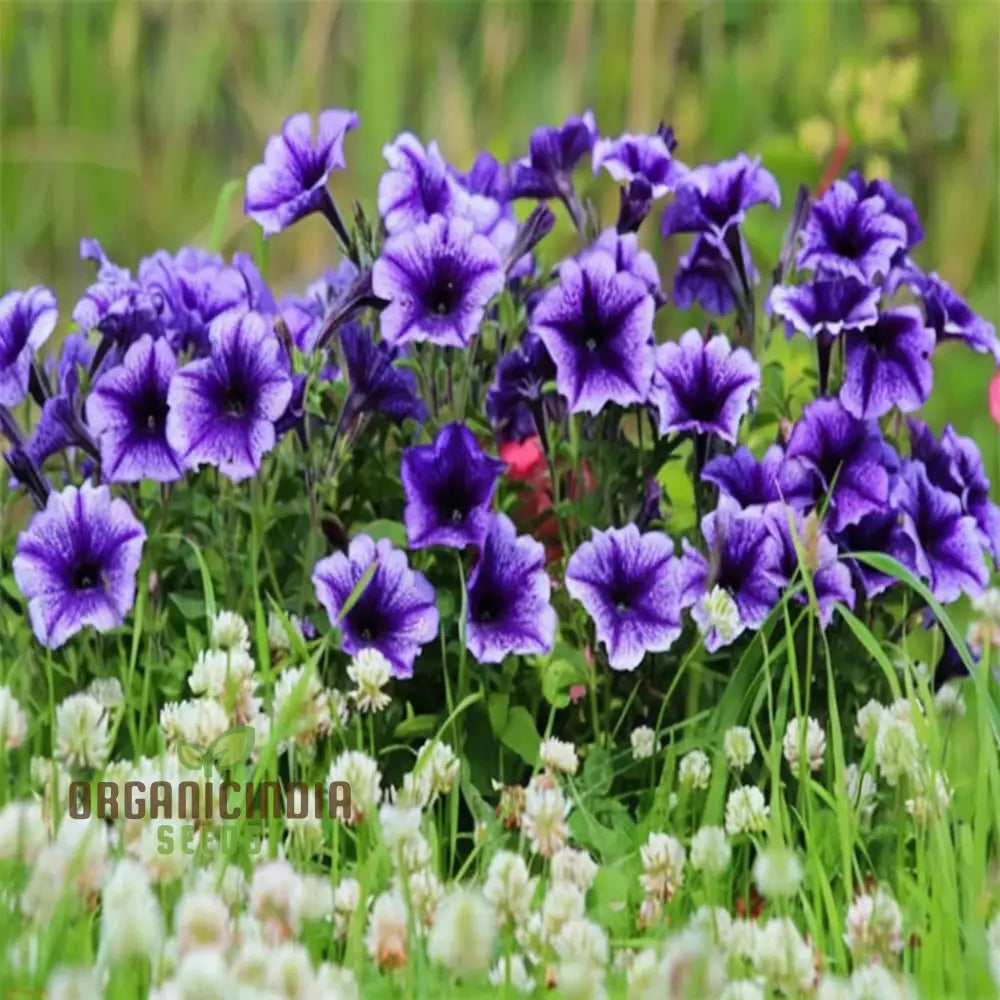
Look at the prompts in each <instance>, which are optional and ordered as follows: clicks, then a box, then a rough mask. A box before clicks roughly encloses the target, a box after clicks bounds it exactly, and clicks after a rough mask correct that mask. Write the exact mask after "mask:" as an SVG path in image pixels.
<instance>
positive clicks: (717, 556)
mask: <svg viewBox="0 0 1000 1000" xmlns="http://www.w3.org/2000/svg"><path fill="white" fill-rule="evenodd" d="M701 533H702V536H703V538H704V539H705V544H706V546H707V547H708V553H709V556H708V558H707V559H706V558H705V556H703V555H702V554H701V553H700V552H699V551H698V550H697V549H695V548H693V547H692V546H691V545H690V544H689V543H688V542H687V540H686V539H685V541H684V555H683V557H682V558H681V562H680V567H679V573H678V579H679V585H680V605H681V607H691V617H692V618H693V619H694V622H695V624H696V625H697V626H698V628H699V630H700V631H701V633H702V635H703V636H704V638H705V649H706V650H708V652H710V653H714V652H715V651H716V650H717V649H720V648H721V647H722V646H728V645H729V644H730V643H732V642H734V641H735V640H736V639H737V638H738V637H739V636H740V635H742V633H743V632H744V631H745V630H746V629H756V628H760V626H761V625H763V624H764V622H765V621H766V620H767V616H768V615H769V614H770V613H771V609H772V608H773V607H774V606H775V604H777V602H778V591H779V586H780V585H781V584H782V582H783V577H782V575H781V563H780V549H779V546H778V543H777V541H775V539H774V537H773V536H772V534H771V531H770V528H769V524H768V521H767V519H766V518H763V517H760V516H759V515H757V514H755V513H744V512H742V511H737V510H736V509H735V508H733V507H730V506H724V507H719V508H718V509H717V510H714V511H712V512H711V513H710V514H706V515H705V516H704V517H703V518H702V519H701ZM692 605H693V607H692Z"/></svg>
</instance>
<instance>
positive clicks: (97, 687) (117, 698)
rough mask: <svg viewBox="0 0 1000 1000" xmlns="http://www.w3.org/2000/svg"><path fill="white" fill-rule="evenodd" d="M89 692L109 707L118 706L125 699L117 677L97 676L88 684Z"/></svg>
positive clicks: (100, 702)
mask: <svg viewBox="0 0 1000 1000" xmlns="http://www.w3.org/2000/svg"><path fill="white" fill-rule="evenodd" d="M87 694H89V695H90V696H91V698H93V699H94V700H95V701H96V702H98V703H99V704H101V705H103V706H104V707H105V708H107V709H112V708H117V707H118V706H119V705H120V704H121V703H122V702H123V701H124V700H125V692H124V691H122V682H121V681H120V680H118V678H117V677H95V678H94V679H93V680H92V681H91V682H90V684H89V685H88V686H87Z"/></svg>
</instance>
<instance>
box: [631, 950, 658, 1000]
mask: <svg viewBox="0 0 1000 1000" xmlns="http://www.w3.org/2000/svg"><path fill="white" fill-rule="evenodd" d="M619 954H621V952H619ZM626 987H627V994H628V996H629V997H636V998H637V1000H662V998H663V997H665V996H669V995H670V993H669V990H670V984H669V983H668V982H667V980H666V975H665V972H664V969H663V964H662V962H661V961H660V956H659V955H657V953H656V952H655V951H653V949H652V948H644V949H643V950H642V951H640V952H639V953H638V954H637V955H634V956H633V957H632V959H631V961H630V962H629V966H628V970H627V973H626Z"/></svg>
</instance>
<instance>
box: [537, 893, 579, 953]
mask: <svg viewBox="0 0 1000 1000" xmlns="http://www.w3.org/2000/svg"><path fill="white" fill-rule="evenodd" d="M585 909H586V902H585V900H584V898H583V893H582V892H580V890H579V889H578V888H577V887H576V886H575V885H573V884H572V883H570V882H555V883H554V884H553V885H551V886H549V890H548V892H546V894H545V899H544V900H543V901H542V920H541V928H540V930H541V936H542V938H543V939H544V940H545V941H551V940H552V939H553V938H554V937H555V936H556V935H557V934H558V933H559V931H560V930H561V929H562V926H563V924H565V923H566V921H567V920H575V919H576V918H577V917H582V916H583V914H584V911H585Z"/></svg>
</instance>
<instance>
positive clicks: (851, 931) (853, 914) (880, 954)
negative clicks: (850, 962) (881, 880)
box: [844, 888, 903, 962]
mask: <svg viewBox="0 0 1000 1000" xmlns="http://www.w3.org/2000/svg"><path fill="white" fill-rule="evenodd" d="M846 925H847V930H846V932H845V934H844V941H845V942H846V943H847V947H848V948H849V949H850V952H851V957H852V958H853V959H854V961H855V962H861V961H863V960H865V959H868V958H871V957H877V958H882V959H885V958H888V957H889V956H890V955H892V954H898V953H899V952H900V951H902V950H903V914H902V913H901V912H900V909H899V905H898V904H897V902H896V901H895V900H894V899H893V898H892V896H890V895H889V894H888V893H887V892H886V891H885V890H884V889H881V888H878V889H876V890H875V892H874V893H867V892H866V893H862V894H861V895H860V896H858V897H857V898H856V899H855V900H854V902H853V903H851V905H850V907H848V910H847V921H846Z"/></svg>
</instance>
